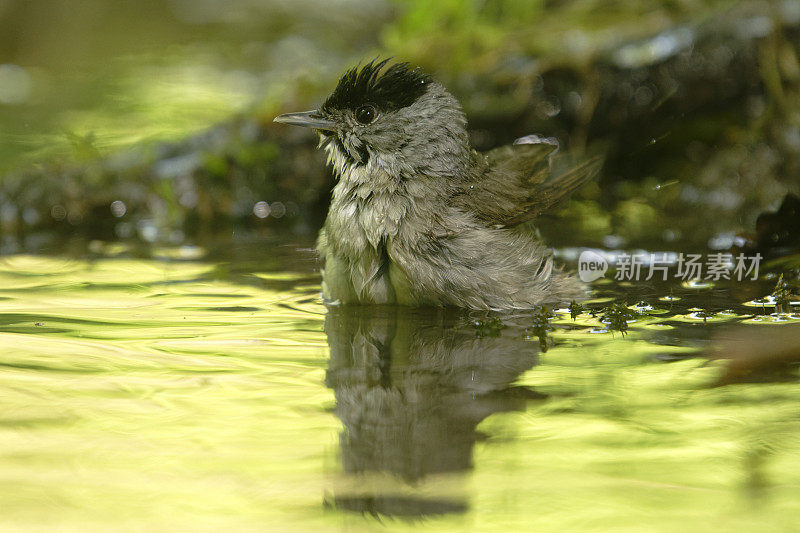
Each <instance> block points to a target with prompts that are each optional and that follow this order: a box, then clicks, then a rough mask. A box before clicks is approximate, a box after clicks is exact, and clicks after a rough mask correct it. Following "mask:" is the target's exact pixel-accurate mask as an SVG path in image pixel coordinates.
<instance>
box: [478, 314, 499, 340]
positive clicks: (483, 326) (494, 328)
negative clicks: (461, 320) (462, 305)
mask: <svg viewBox="0 0 800 533" xmlns="http://www.w3.org/2000/svg"><path fill="white" fill-rule="evenodd" d="M472 327H473V328H475V336H476V337H480V338H482V337H499V336H500V332H501V331H502V330H503V329H505V328H506V325H505V324H503V321H502V320H500V318H499V317H496V316H492V317H488V318H485V319H483V320H475V321H474V322H473V323H472Z"/></svg>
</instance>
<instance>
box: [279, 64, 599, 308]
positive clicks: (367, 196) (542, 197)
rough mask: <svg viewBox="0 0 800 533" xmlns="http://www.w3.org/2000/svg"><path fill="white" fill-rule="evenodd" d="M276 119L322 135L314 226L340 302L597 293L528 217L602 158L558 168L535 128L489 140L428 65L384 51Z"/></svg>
mask: <svg viewBox="0 0 800 533" xmlns="http://www.w3.org/2000/svg"><path fill="white" fill-rule="evenodd" d="M274 121H275V122H279V123H284V124H290V125H296V126H303V127H307V128H311V129H313V130H315V131H316V132H317V133H318V135H319V145H318V148H321V149H323V150H324V151H325V152H326V153H327V161H328V164H329V165H330V166H331V167H332V169H333V174H334V175H335V178H336V182H335V185H334V187H333V190H332V194H331V201H330V207H329V210H328V214H327V218H326V220H325V223H324V226H323V228H322V229H321V230H320V233H319V236H318V239H317V251H318V253H319V257H320V261H321V265H322V267H321V271H322V295H323V298H324V300H325V301H326V303H328V304H331V305H349V304H396V305H404V306H414V307H428V306H434V307H458V308H464V309H477V310H489V311H503V310H522V309H533V308H536V307H538V306H541V305H543V304H548V303H553V304H557V303H563V302H569V301H570V300H581V299H585V298H586V294H587V292H586V288H585V286H584V285H583V284H582V283H581V282H580V281H578V280H577V279H575V278H574V277H573V276H572V275H570V274H569V273H568V272H565V271H564V270H563V269H562V268H559V267H556V266H555V265H554V261H553V253H552V251H551V250H550V249H548V248H547V246H546V245H545V244H544V243H542V242H541V241H540V240H539V239H538V238H537V237H536V232H535V229H532V228H531V226H530V224H526V222H528V221H529V220H531V219H533V218H534V217H535V216H536V215H538V214H540V213H542V212H544V211H546V210H547V209H549V208H551V207H553V206H554V205H556V204H557V203H559V202H560V201H561V200H563V199H565V198H566V197H568V196H569V195H570V194H571V193H572V192H573V191H575V190H576V189H577V188H578V187H580V186H581V185H583V184H584V183H586V182H587V181H588V180H589V179H591V178H592V177H593V176H594V175H595V174H596V173H597V171H598V168H599V163H598V161H597V160H589V161H587V162H585V163H583V164H578V165H575V166H573V167H572V168H569V169H568V170H566V171H564V172H561V173H554V172H551V160H552V157H553V154H554V152H555V151H556V149H557V142H555V141H554V140H552V139H545V138H542V137H539V136H537V135H532V136H527V137H523V138H521V139H518V140H517V141H516V142H515V143H514V144H512V145H507V146H502V147H500V148H495V149H493V150H491V151H488V152H486V153H479V152H477V151H475V150H473V149H472V148H471V146H470V142H469V136H468V130H467V119H466V116H465V113H464V111H463V109H462V107H461V105H460V104H459V102H458V100H457V99H456V98H455V97H454V96H453V95H452V94H450V93H449V92H448V91H447V89H446V88H445V87H444V86H443V85H442V84H440V83H439V82H438V81H436V80H435V79H434V78H433V77H432V76H430V75H429V74H427V73H426V72H425V71H424V70H423V69H422V68H419V67H413V68H412V66H411V65H410V64H409V63H406V62H395V63H390V59H382V60H379V59H373V60H372V61H370V62H368V63H366V64H364V65H363V66H362V65H358V66H356V67H353V68H351V69H348V70H347V71H346V72H345V73H344V74H343V75H342V77H341V78H340V79H339V81H338V84H337V85H336V87H335V89H334V90H333V92H332V93H331V94H330V95H329V96H328V97H327V99H326V100H325V101H324V103H323V104H322V105H321V106H320V107H319V108H318V109H315V110H312V111H305V112H299V113H286V114H282V115H279V116H277V117H275V119H274Z"/></svg>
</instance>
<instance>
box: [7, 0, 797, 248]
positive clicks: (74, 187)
mask: <svg viewBox="0 0 800 533" xmlns="http://www.w3.org/2000/svg"><path fill="white" fill-rule="evenodd" d="M376 56H382V57H388V56H392V57H395V58H396V59H398V60H403V61H409V62H411V63H413V64H416V65H421V66H423V67H424V68H425V69H427V70H428V71H429V72H431V73H432V74H434V76H436V77H437V78H438V79H439V80H440V81H442V82H443V83H444V84H445V85H446V86H447V87H448V88H449V89H450V90H451V91H452V92H453V93H454V94H455V95H456V96H457V97H458V98H459V99H460V100H461V102H462V103H463V105H464V107H465V110H466V113H467V116H468V118H469V121H470V131H471V135H472V142H473V145H474V146H475V147H476V148H477V149H480V150H484V149H489V148H492V147H494V146H498V145H502V144H506V143H510V142H512V141H513V140H514V139H515V138H516V137H519V136H522V135H526V134H529V133H539V134H543V135H546V136H555V137H557V138H558V139H559V140H560V141H561V143H562V145H563V147H564V149H565V150H567V151H568V152H569V153H571V154H574V155H575V156H576V157H579V156H580V154H582V153H591V154H597V153H600V154H603V155H604V157H605V165H604V168H603V171H602V175H601V176H600V178H599V179H598V181H597V182H596V183H594V184H591V185H588V186H586V187H584V188H583V189H582V190H581V191H580V193H579V194H578V195H576V197H575V198H574V199H573V200H572V201H571V202H569V203H568V204H567V205H565V206H564V207H562V208H560V209H559V210H558V211H556V212H555V213H553V214H552V215H551V216H548V217H545V218H543V219H542V220H540V225H541V229H542V231H543V232H544V233H545V234H546V236H548V237H549V238H550V241H551V243H552V244H554V245H555V246H566V245H589V246H600V247H610V248H613V247H629V248H630V247H647V248H649V249H679V250H684V249H705V248H708V247H710V248H715V249H726V248H729V247H730V246H731V245H734V244H738V245H743V243H745V239H750V240H751V243H750V244H749V246H756V244H754V243H755V241H757V239H758V235H756V234H755V232H756V221H757V218H758V217H759V215H760V214H762V213H764V212H768V211H774V210H776V209H777V208H778V207H779V205H780V204H781V202H782V201H783V200H784V198H785V197H786V195H787V194H789V193H795V194H796V193H798V192H800V190H799V189H800V59H798V58H800V2H797V1H794V0H774V1H750V0H747V1H732V0H725V1H723V0H717V1H710V0H602V1H601V0H540V1H531V0H498V1H482V2H481V1H455V0H444V1H439V2H428V1H425V0H407V1H400V0H398V1H361V0H333V1H331V0H326V1H321V0H320V1H316V0H314V1H312V0H295V1H289V0H231V1H227V2H217V1H212V0H139V1H127V0H120V1H115V2H107V1H104V0H84V1H81V2H72V1H68V0H40V1H36V2H28V1H25V0H0V237H2V241H0V251H2V252H4V253H10V252H14V251H19V250H36V249H43V248H49V247H53V246H58V245H59V244H63V243H64V242H66V241H69V240H79V241H81V242H89V241H91V240H100V241H115V240H123V241H129V242H140V243H167V244H183V243H190V244H191V243H199V244H205V243H208V242H227V241H230V240H231V239H233V240H244V241H247V240H252V239H259V238H263V237H266V236H270V235H274V234H282V235H286V234H294V235H296V236H298V238H301V239H302V238H308V239H311V238H313V235H314V234H315V233H316V229H317V227H318V226H319V225H320V224H321V222H322V220H323V219H324V214H325V205H326V200H327V195H328V194H329V190H330V187H331V186H332V180H331V176H330V173H329V171H328V169H327V168H325V165H324V157H323V155H322V154H321V153H319V152H318V151H316V150H315V144H316V143H315V139H314V137H313V135H312V134H311V133H310V132H307V131H301V130H300V129H299V128H290V127H286V126H281V125H278V124H273V123H272V118H273V117H274V116H275V115H276V114H278V113H281V112H286V111H297V110H305V109H311V108H314V107H316V106H317V105H318V104H319V103H320V102H321V101H322V99H323V98H324V97H325V95H326V94H327V93H328V92H329V91H330V90H331V89H332V87H333V86H334V84H335V82H336V80H337V78H338V76H339V75H340V74H341V72H342V71H343V70H344V69H345V68H347V67H349V66H352V65H354V64H355V63H357V62H358V61H360V60H365V59H366V60H368V59H371V58H373V57H376ZM790 204H791V200H789V203H787V204H786V205H790ZM782 213H783V214H782V218H781V219H780V220H778V221H777V222H775V223H774V224H773V225H769V224H768V226H769V229H768V230H764V228H763V226H764V220H771V219H769V217H767V218H766V219H765V218H764V217H762V223H761V226H762V227H761V232H762V235H761V238H762V241H764V240H766V241H770V240H772V241H776V242H777V241H779V244H781V245H787V244H788V245H789V246H791V245H792V242H793V240H792V239H793V237H792V235H793V232H797V228H798V226H800V224H798V223H797V218H796V211H794V210H791V209H788V208H786V207H785V208H784V212H782ZM764 231H767V233H766V234H765V233H764ZM762 244H763V242H762ZM745 245H748V244H746V243H745Z"/></svg>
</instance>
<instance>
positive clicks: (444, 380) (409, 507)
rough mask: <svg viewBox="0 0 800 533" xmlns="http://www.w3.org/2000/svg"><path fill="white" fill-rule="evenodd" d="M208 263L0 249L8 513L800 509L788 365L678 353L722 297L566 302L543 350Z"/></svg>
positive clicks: (632, 514) (542, 523)
mask: <svg viewBox="0 0 800 533" xmlns="http://www.w3.org/2000/svg"><path fill="white" fill-rule="evenodd" d="M218 267H219V265H215V264H212V263H203V262H189V261H176V260H170V261H164V260H162V261H156V260H135V259H120V258H117V259H98V260H93V261H75V260H69V259H63V258H54V257H37V256H12V257H7V258H4V259H2V260H0V353H1V355H0V443H1V444H2V446H0V502H1V504H2V509H3V512H2V514H0V529H4V530H18V529H24V530H52V529H54V528H58V530H63V531H85V530H86V529H87V528H92V529H97V530H103V531H108V530H131V529H136V530H147V531H166V530H175V529H177V528H180V529H181V530H188V531H205V530H219V529H225V530H233V531H251V530H252V531H322V530H329V531H339V530H346V531H361V530H386V529H390V530H392V531H395V530H410V529H418V528H420V527H424V528H425V529H431V530H436V531H463V530H465V529H468V530H475V531H482V530H498V529H507V530H531V531H565V530H598V531H602V530H615V531H641V530H663V531H674V530H678V529H685V530H706V529H725V530H734V531H746V530H747V531H749V530H753V529H756V528H758V529H759V530H762V529H763V530H770V531H791V530H795V529H796V528H797V527H799V526H800V463H798V461H797V457H798V452H800V449H798V448H800V445H798V440H797V436H798V429H800V407H798V404H797V398H798V393H800V385H798V384H797V382H796V381H787V382H779V383H752V384H738V385H729V386H726V387H719V388H708V387H707V385H708V384H709V383H711V382H713V381H714V379H715V378H716V377H717V376H718V374H719V365H720V363H717V362H714V363H707V361H706V360H705V359H700V358H687V357H688V356H690V355H692V354H694V353H696V352H697V351H698V348H702V347H703V346H705V345H706V344H707V342H708V341H707V340H705V339H707V338H708V333H707V332H708V331H710V330H713V328H719V327H721V326H722V325H723V323H724V322H726V320H727V319H719V320H716V321H715V320H711V321H707V322H706V323H704V322H703V321H702V320H695V319H692V318H690V317H689V315H690V314H691V311H689V310H687V311H686V312H685V313H683V314H677V315H676V314H671V315H670V316H669V317H666V316H665V313H664V312H663V310H660V311H659V310H656V312H654V313H653V314H652V315H651V316H649V317H645V318H642V319H641V320H638V321H637V322H634V323H631V324H630V326H629V327H630V330H629V333H628V334H627V335H626V336H624V337H623V336H621V335H619V334H614V335H612V334H610V333H592V331H600V330H601V329H602V325H601V324H600V323H599V322H598V321H597V320H596V319H595V318H592V317H590V316H589V315H586V314H584V315H581V316H580V317H579V318H578V319H577V320H576V321H574V322H573V321H572V320H570V319H569V317H568V316H567V315H564V314H561V315H560V316H559V317H558V318H557V319H556V320H555V321H554V325H555V330H554V331H553V332H551V334H550V338H551V341H550V348H549V349H548V350H547V351H546V352H544V353H540V352H539V350H540V343H539V341H538V339H537V338H536V336H535V335H531V334H530V330H528V329H526V327H525V326H526V325H529V324H530V320H529V318H530V317H525V316H518V317H510V318H508V319H507V320H505V322H506V327H504V328H501V329H499V330H497V331H490V332H489V333H488V334H484V333H483V330H480V331H481V334H480V335H478V334H477V333H478V331H479V330H478V329H476V328H475V327H474V325H473V324H472V322H471V320H473V319H474V317H465V316H459V315H457V314H454V313H449V312H448V313H445V312H436V311H413V310H403V309H393V308H386V309H380V308H379V309H374V308H364V309H336V308H333V309H331V310H327V309H326V308H325V307H324V306H323V305H322V304H321V302H320V301H319V300H318V298H317V292H318V285H317V280H316V279H315V278H314V277H313V276H309V275H307V274H303V273H299V274H298V273H296V272H275V271H265V272H258V271H256V272H252V273H250V274H251V275H250V276H249V277H248V282H247V283H242V282H241V279H238V278H234V277H226V276H224V275H220V269H219V268H218ZM651 303H657V299H654V301H653V302H651ZM526 321H527V322H526ZM791 321H793V322H797V320H791ZM747 327H751V328H753V331H754V334H755V335H758V334H763V332H765V331H768V330H769V328H775V327H785V326H783V325H775V324H769V325H768V324H764V325H758V324H751V325H749V326H747ZM665 361H671V362H665ZM373 515H378V516H379V518H375V517H374V516H373ZM390 517H391V518H390Z"/></svg>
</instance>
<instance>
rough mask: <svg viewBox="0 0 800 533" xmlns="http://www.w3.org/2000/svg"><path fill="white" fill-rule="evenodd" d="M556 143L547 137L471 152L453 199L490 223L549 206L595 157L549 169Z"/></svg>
mask: <svg viewBox="0 0 800 533" xmlns="http://www.w3.org/2000/svg"><path fill="white" fill-rule="evenodd" d="M556 149H557V145H556V144H554V143H551V142H536V143H532V144H531V143H523V144H513V145H510V146H503V147H501V148H495V149H494V150H491V151H489V152H486V153H485V154H480V153H478V152H474V153H473V161H472V169H471V172H470V176H469V177H468V179H467V180H465V181H464V182H463V184H462V185H461V186H460V187H459V188H458V190H457V191H456V194H455V195H454V197H453V200H454V202H455V203H456V204H457V205H458V206H459V207H461V208H462V209H464V210H467V211H470V212H473V213H475V215H476V216H477V217H478V218H479V219H480V220H482V221H483V222H485V223H487V224H489V225H493V226H503V227H505V226H514V225H516V224H520V223H522V222H525V221H527V220H530V219H531V218H533V217H535V216H537V215H538V214H540V213H542V212H544V211H546V210H548V209H550V208H551V207H553V206H555V205H556V204H558V203H559V202H560V201H562V200H564V199H566V198H567V197H568V196H569V195H570V194H572V193H573V192H574V191H575V190H576V189H578V187H580V186H581V185H583V184H584V183H586V182H587V181H588V180H590V179H591V178H593V177H594V176H595V174H597V171H598V170H599V168H600V160H599V159H590V160H588V161H587V162H585V163H582V164H580V165H577V166H573V167H571V168H568V169H566V170H565V171H563V172H556V173H552V172H551V165H550V160H551V156H552V155H553V154H554V153H555V151H556Z"/></svg>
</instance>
